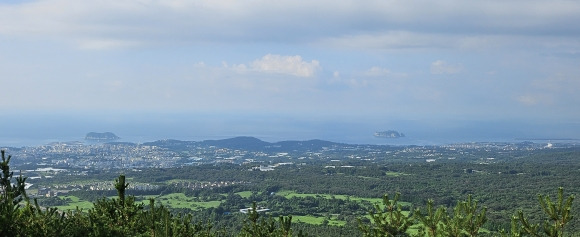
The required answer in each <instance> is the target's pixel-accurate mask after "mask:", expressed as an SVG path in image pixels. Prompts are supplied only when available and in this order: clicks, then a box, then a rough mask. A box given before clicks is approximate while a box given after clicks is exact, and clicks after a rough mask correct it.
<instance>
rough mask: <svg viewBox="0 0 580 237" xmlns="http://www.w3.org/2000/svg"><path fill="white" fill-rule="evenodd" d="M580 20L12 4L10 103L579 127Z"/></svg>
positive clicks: (8, 19) (449, 4)
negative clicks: (502, 122) (536, 121)
mask: <svg viewBox="0 0 580 237" xmlns="http://www.w3.org/2000/svg"><path fill="white" fill-rule="evenodd" d="M578 22H580V2H578V1H570V0H555V1H554V0H550V1H538V0H526V1H520V0H514V1H504V0H491V1H458V0H441V1H428V0H421V1H395V0H392V1H361V0H356V1H355V0H352V1H350V0H333V1H329V0H317V1H296V0H292V1H288V0H280V1H264V0H251V1H249V0H236V1H234V0H225V1H210V0H204V1H196V0H188V1H185V0H184V1H182V0H171V1H155V0H131V1H125V0H99V1H96V0H83V1H67V0H38V1H36V0H30V1H0V107H1V108H2V109H3V110H4V111H18V112H19V113H20V112H21V113H23V114H28V115H34V114H35V113H40V112H42V113H73V114H74V113H79V114H82V113H100V112H102V111H105V112H107V113H117V114H123V113H132V112H135V113H149V114H164V113H169V114H170V113H187V114H195V113H201V114H230V115H235V114H244V115H245V116H252V115H254V116H257V117H259V116H262V115H276V116H282V117H284V116H286V117H289V118H293V117H296V118H314V119H316V120H332V119H334V118H337V117H340V118H343V119H353V120H357V119H370V120H427V119H438V120H442V121H444V120H457V119H460V120H485V121H488V120H489V121H496V120H511V121H514V120H515V121H517V120H522V121H524V120H525V121H529V120H541V121H544V122H548V123H560V122H563V123H564V122H565V123H570V124H576V125H577V124H579V123H580V119H579V118H580V110H579V108H580V106H579V105H580V93H578V92H577V91H578V89H580V24H578ZM39 111H40V112H39Z"/></svg>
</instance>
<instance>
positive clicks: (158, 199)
mask: <svg viewBox="0 0 580 237" xmlns="http://www.w3.org/2000/svg"><path fill="white" fill-rule="evenodd" d="M144 198H145V200H143V201H142V202H143V203H144V204H146V205H148V204H149V201H148V199H149V198H154V199H155V204H156V205H158V204H163V205H164V206H166V207H169V208H186V209H191V210H198V209H202V208H210V207H218V206H219V205H220V203H221V201H209V202H200V201H196V200H195V198H193V197H187V196H185V194H183V193H171V194H167V195H162V196H144Z"/></svg>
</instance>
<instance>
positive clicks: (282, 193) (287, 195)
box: [276, 190, 411, 206]
mask: <svg viewBox="0 0 580 237" xmlns="http://www.w3.org/2000/svg"><path fill="white" fill-rule="evenodd" d="M276 195H280V196H283V197H285V198H293V197H301V198H304V197H315V198H316V197H323V198H327V199H332V198H336V199H341V200H351V201H355V202H362V201H367V202H370V203H373V204H381V203H383V199H382V198H362V197H354V196H349V195H331V194H314V193H296V192H294V191H289V190H284V191H279V192H277V193H276ZM397 203H398V204H400V205H401V206H410V205H411V203H409V202H401V201H399V202H397Z"/></svg>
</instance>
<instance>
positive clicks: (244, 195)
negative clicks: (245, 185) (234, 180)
mask: <svg viewBox="0 0 580 237" xmlns="http://www.w3.org/2000/svg"><path fill="white" fill-rule="evenodd" d="M236 194H237V195H240V197H243V198H249V197H250V196H252V192H251V191H243V192H237V193H236Z"/></svg>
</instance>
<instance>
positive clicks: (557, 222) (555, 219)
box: [503, 187, 574, 237]
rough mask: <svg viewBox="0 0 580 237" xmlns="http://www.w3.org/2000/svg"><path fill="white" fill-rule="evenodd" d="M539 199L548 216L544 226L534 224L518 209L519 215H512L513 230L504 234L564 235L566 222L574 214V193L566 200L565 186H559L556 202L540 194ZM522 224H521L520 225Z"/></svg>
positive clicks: (551, 236) (516, 235)
mask: <svg viewBox="0 0 580 237" xmlns="http://www.w3.org/2000/svg"><path fill="white" fill-rule="evenodd" d="M538 200H539V203H540V206H541V207H542V211H543V212H544V214H546V216H547V220H545V221H544V223H543V225H542V228H540V224H538V223H536V224H532V223H531V222H530V221H529V220H528V218H526V217H525V216H524V213H523V211H521V210H520V211H518V212H517V216H514V217H512V223H511V231H510V233H509V235H508V234H505V233H503V235H504V236H512V237H518V236H523V235H524V234H528V235H531V236H549V237H562V236H564V230H565V227H566V224H568V223H569V222H570V221H571V220H572V218H573V216H572V214H571V210H572V202H573V201H574V195H570V196H568V198H567V199H566V200H564V188H562V187H560V188H558V199H557V202H556V203H554V202H552V200H551V199H550V197H548V196H546V197H544V196H542V195H540V194H539V195H538ZM518 224H521V225H518Z"/></svg>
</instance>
